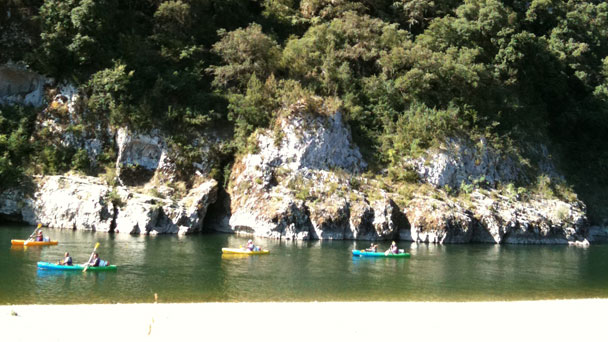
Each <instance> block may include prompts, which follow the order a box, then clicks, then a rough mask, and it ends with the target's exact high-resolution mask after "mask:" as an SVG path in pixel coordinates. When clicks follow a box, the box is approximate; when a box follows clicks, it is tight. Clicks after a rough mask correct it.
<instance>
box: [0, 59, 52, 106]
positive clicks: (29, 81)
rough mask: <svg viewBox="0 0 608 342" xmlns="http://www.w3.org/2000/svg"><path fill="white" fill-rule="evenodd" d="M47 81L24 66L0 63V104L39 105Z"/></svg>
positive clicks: (42, 99)
mask: <svg viewBox="0 0 608 342" xmlns="http://www.w3.org/2000/svg"><path fill="white" fill-rule="evenodd" d="M49 82H50V80H48V79H47V78H45V77H44V76H41V75H39V74H36V73H34V72H32V71H30V70H27V69H26V68H24V67H21V66H17V65H13V64H7V65H0V104H4V105H12V104H22V105H26V106H34V107H40V106H42V105H43V104H44V101H45V99H44V87H45V85H46V84H47V83H49Z"/></svg>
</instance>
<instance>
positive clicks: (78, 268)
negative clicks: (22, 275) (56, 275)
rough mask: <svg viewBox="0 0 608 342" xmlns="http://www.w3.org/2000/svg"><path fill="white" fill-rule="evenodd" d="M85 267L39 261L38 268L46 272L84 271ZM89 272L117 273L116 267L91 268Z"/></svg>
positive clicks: (88, 269)
mask: <svg viewBox="0 0 608 342" xmlns="http://www.w3.org/2000/svg"><path fill="white" fill-rule="evenodd" d="M84 267H85V265H72V266H68V265H57V264H54V263H52V262H44V261H38V268H40V269H45V270H58V271H59V270H60V271H82V270H83V269H84ZM87 271H116V265H109V266H101V267H100V266H96V267H95V266H89V267H88V268H87Z"/></svg>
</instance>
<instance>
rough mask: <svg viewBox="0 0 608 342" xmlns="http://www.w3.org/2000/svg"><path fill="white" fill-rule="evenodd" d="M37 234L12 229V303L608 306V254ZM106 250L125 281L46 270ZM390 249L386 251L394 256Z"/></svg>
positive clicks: (3, 278)
mask: <svg viewBox="0 0 608 342" xmlns="http://www.w3.org/2000/svg"><path fill="white" fill-rule="evenodd" d="M34 228H35V227H23V226H0V304H34V303H36V304H67V303H145V302H152V301H153V296H154V293H158V295H159V301H161V302H218V301H219V302H228V301H230V302H234V301H239V302H240V301H473V300H475V301H479V300H481V301H486V300H492V301H502V300H534V299H570V298H595V297H602V298H608V275H607V272H606V271H607V270H608V245H597V246H591V247H588V248H579V247H569V246H525V245H503V246H497V245H481V244H479V245H446V246H436V245H416V244H411V245H410V244H409V243H405V242H402V243H401V244H400V248H405V249H406V251H408V252H409V253H411V255H412V257H411V258H409V259H383V258H359V257H352V256H351V252H350V251H351V250H352V249H353V248H357V249H361V248H365V247H366V246H367V245H368V244H369V243H368V242H364V241H312V242H306V241H296V242H293V241H277V240H268V239H256V241H255V242H257V243H258V244H261V245H263V246H265V247H267V248H269V249H270V250H271V253H270V254H269V255H259V256H249V257H231V258H227V257H222V254H221V248H222V247H238V246H239V245H244V244H245V243H246V241H247V238H244V237H237V236H235V235H228V234H202V235H193V236H169V235H163V236H131V235H126V234H107V233H94V232H84V231H72V230H59V229H46V230H45V233H46V234H48V235H50V236H51V237H52V238H53V239H55V240H59V245H57V246H47V247H27V248H24V247H14V246H11V245H10V240H11V239H23V238H26V237H27V236H29V234H30V233H31V232H32V231H33V230H34ZM95 242H100V247H99V249H98V252H99V254H100V257H101V258H102V259H104V260H109V261H110V262H111V263H112V264H116V265H118V271H116V272H86V273H82V272H63V271H43V270H39V269H37V267H36V263H37V262H38V261H49V262H57V261H58V260H60V259H61V258H62V257H63V253H64V252H66V251H69V252H70V254H71V255H72V257H73V259H74V261H75V262H76V263H82V262H85V261H86V260H87V259H88V257H89V255H90V254H91V252H92V250H93V247H94V245H95ZM389 243H390V242H386V243H381V244H380V247H381V248H388V245H389Z"/></svg>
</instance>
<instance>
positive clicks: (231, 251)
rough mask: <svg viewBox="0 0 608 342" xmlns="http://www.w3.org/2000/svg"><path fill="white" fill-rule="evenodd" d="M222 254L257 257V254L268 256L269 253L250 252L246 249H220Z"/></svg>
mask: <svg viewBox="0 0 608 342" xmlns="http://www.w3.org/2000/svg"><path fill="white" fill-rule="evenodd" d="M222 253H224V254H248V255H258V254H268V253H270V251H269V250H267V249H263V250H261V251H250V250H248V249H241V248H222Z"/></svg>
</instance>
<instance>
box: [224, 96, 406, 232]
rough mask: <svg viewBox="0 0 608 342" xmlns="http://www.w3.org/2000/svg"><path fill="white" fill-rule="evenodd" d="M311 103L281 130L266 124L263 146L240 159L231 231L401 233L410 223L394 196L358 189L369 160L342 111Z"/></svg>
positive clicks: (291, 114)
mask: <svg viewBox="0 0 608 342" xmlns="http://www.w3.org/2000/svg"><path fill="white" fill-rule="evenodd" d="M306 108H308V106H307V104H306V103H304V102H299V103H296V104H294V105H293V106H291V107H290V108H288V109H287V110H286V111H285V113H283V116H281V117H279V119H278V120H277V122H276V125H277V126H275V128H274V130H265V131H261V132H258V134H257V136H256V143H257V147H256V150H257V151H258V152H257V153H251V154H248V155H245V156H243V157H242V158H241V159H239V160H237V162H236V163H235V165H234V167H233V169H232V173H231V180H230V188H229V193H230V195H231V218H230V231H232V232H237V233H245V234H252V235H257V236H266V237H274V238H286V239H353V238H356V239H369V240H376V239H387V238H392V237H394V236H397V234H398V229H399V228H400V225H403V226H405V225H406V224H405V219H404V218H403V215H402V214H401V213H399V210H398V209H397V208H396V206H395V205H394V203H393V202H392V201H391V200H390V199H385V200H383V201H378V202H374V203H371V204H370V203H369V201H368V200H367V198H366V196H365V195H363V194H362V193H360V192H358V191H356V190H354V189H353V185H354V183H355V181H354V179H355V178H357V177H358V172H359V171H361V170H364V169H365V167H366V164H365V162H364V161H363V160H362V157H361V154H360V153H359V150H358V148H357V147H356V146H354V145H353V144H352V141H351V136H350V130H349V129H348V127H347V126H346V124H345V123H344V122H343V121H342V115H341V113H340V112H339V111H336V112H334V113H330V114H328V115H325V114H319V113H311V112H309V111H307V110H306ZM277 132H278V133H277Z"/></svg>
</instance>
